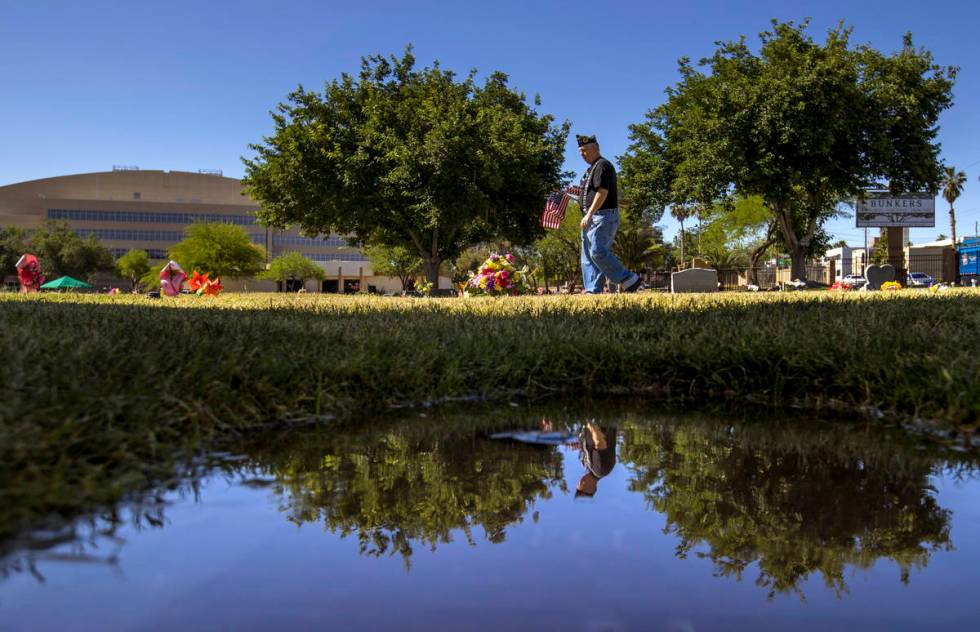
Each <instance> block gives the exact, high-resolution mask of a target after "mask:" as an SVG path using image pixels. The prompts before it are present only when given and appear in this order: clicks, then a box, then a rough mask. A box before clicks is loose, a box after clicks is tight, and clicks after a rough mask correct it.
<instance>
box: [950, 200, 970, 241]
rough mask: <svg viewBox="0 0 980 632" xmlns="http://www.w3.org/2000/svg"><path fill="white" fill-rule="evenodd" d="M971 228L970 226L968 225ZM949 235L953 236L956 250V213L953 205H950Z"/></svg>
mask: <svg viewBox="0 0 980 632" xmlns="http://www.w3.org/2000/svg"><path fill="white" fill-rule="evenodd" d="M967 226H969V224H967ZM949 233H950V235H952V236H953V248H954V249H955V248H956V213H955V212H954V211H953V205H952V204H950V205H949Z"/></svg>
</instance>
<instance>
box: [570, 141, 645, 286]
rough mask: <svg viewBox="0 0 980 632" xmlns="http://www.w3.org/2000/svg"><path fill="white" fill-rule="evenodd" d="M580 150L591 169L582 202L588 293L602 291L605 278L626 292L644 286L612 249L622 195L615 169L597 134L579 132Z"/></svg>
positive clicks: (583, 185)
mask: <svg viewBox="0 0 980 632" xmlns="http://www.w3.org/2000/svg"><path fill="white" fill-rule="evenodd" d="M576 139H577V140H578V150H579V154H581V156H582V158H583V159H584V160H585V162H587V163H589V168H588V170H587V171H586V172H585V177H584V178H582V196H581V198H579V205H580V206H581V207H582V212H583V213H585V215H584V216H583V217H582V285H583V287H584V288H585V292H586V293H587V294H601V293H602V290H603V288H604V287H605V285H606V279H609V280H610V281H612V282H613V283H618V284H620V286H621V287H622V290H623V291H624V292H636V291H637V290H639V289H642V287H643V282H642V280H641V279H640V275H638V274H636V273H634V272H630V271H629V270H627V269H626V268H625V267H624V266H623V264H622V263H621V262H620V261H619V259H618V258H617V257H616V255H614V254H613V252H612V244H613V239H614V238H615V237H616V230H617V229H618V228H619V196H618V194H617V191H616V169H615V168H613V166H612V163H611V162H609V161H608V160H606V159H605V158H603V157H602V156H601V155H600V154H599V143H598V142H597V141H596V138H595V136H581V135H576Z"/></svg>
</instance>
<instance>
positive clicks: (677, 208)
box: [670, 204, 691, 269]
mask: <svg viewBox="0 0 980 632" xmlns="http://www.w3.org/2000/svg"><path fill="white" fill-rule="evenodd" d="M670 215H671V217H673V218H674V219H676V220H677V221H678V222H680V225H681V265H680V268H681V269H683V268H684V220H685V219H687V218H688V217H690V216H691V209H689V208H688V207H686V206H682V205H680V204H675V205H674V206H671V207H670Z"/></svg>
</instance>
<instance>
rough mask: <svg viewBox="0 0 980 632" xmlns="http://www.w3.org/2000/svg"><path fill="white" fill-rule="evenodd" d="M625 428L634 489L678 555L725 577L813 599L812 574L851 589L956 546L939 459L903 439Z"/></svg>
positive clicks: (799, 427) (695, 425) (807, 431)
mask: <svg viewBox="0 0 980 632" xmlns="http://www.w3.org/2000/svg"><path fill="white" fill-rule="evenodd" d="M625 434H626V437H625V441H624V442H623V444H622V448H621V450H620V460H621V461H622V463H623V464H624V465H625V466H626V467H627V468H628V469H629V470H630V472H631V481H630V488H631V489H632V490H633V491H636V492H639V493H642V494H643V495H644V496H645V498H646V500H647V503H648V506H649V507H650V508H651V509H653V510H655V511H657V512H659V513H662V514H663V515H664V518H665V520H666V527H665V529H664V530H665V532H667V533H670V534H673V535H675V536H676V537H677V538H678V539H679V542H678V545H677V549H676V554H677V556H678V557H681V558H683V557H687V555H688V554H689V553H692V552H696V553H697V555H698V556H699V557H703V558H707V559H708V560H710V561H711V563H712V565H713V567H714V574H715V575H716V576H718V577H732V578H734V579H737V580H741V579H742V577H743V574H744V573H746V572H757V573H758V578H757V579H756V582H755V583H756V585H757V586H760V587H762V588H764V589H765V590H767V591H768V592H769V595H770V597H773V596H775V595H777V594H779V593H797V594H799V595H800V596H804V594H803V590H804V587H805V585H806V582H807V579H808V578H809V577H810V576H811V575H821V576H822V577H823V581H824V584H825V585H826V586H827V587H828V588H831V589H832V590H834V591H835V592H836V593H837V594H838V595H839V594H842V593H846V592H847V590H848V586H847V579H848V578H849V577H852V576H853V575H854V574H855V571H856V570H858V569H867V568H870V567H872V566H873V565H874V564H875V563H876V562H877V561H878V560H879V559H889V560H891V561H892V562H894V563H895V565H896V566H897V567H898V570H899V577H900V579H901V581H902V582H908V581H909V578H910V575H911V573H912V571H914V570H916V569H919V568H922V567H923V566H925V565H926V563H927V562H928V560H929V558H930V557H931V556H932V554H933V553H934V552H936V551H943V550H948V549H949V548H950V547H951V546H952V542H951V539H950V512H949V511H948V510H946V509H944V508H943V507H942V506H940V505H939V503H938V502H937V500H936V497H935V495H934V494H933V493H932V488H931V482H930V477H931V475H932V474H934V472H935V471H936V469H937V468H938V467H940V465H939V464H938V463H937V462H936V461H935V459H934V457H927V456H925V455H923V454H922V453H921V452H919V451H918V450H916V449H914V444H913V443H912V442H907V441H905V438H904V437H896V438H892V437H891V436H889V435H884V434H883V433H874V432H871V431H870V429H869V428H865V427H863V426H861V425H855V426H849V425H847V424H841V425H838V426H833V427H824V428H815V427H814V426H813V425H812V424H805V423H800V422H796V423H789V422H787V423H780V424H776V423H765V424H759V423H755V424H749V423H739V422H732V423H731V424H717V423H707V422H704V421H701V420H697V419H691V418H684V419H682V420H681V419H678V420H671V421H669V422H667V423H663V422H661V423H658V424H649V425H646V424H633V423H629V424H625ZM918 447H920V448H921V446H918Z"/></svg>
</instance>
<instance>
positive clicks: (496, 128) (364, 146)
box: [243, 48, 568, 283]
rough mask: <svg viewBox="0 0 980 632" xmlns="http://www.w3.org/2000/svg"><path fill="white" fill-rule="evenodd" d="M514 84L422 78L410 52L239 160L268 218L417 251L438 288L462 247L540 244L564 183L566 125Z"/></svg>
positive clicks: (336, 83)
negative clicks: (543, 218)
mask: <svg viewBox="0 0 980 632" xmlns="http://www.w3.org/2000/svg"><path fill="white" fill-rule="evenodd" d="M507 82H508V78H507V75H505V74H504V73H502V72H494V73H492V74H490V75H489V76H488V77H487V78H486V80H485V81H484V82H483V84H482V85H478V83H477V81H476V72H475V71H472V72H470V73H469V74H468V75H467V76H466V77H465V78H463V79H462V80H459V79H457V76H456V74H455V73H453V72H451V71H447V70H443V69H442V68H440V66H439V64H438V63H435V64H433V66H432V67H427V68H423V69H418V68H416V65H415V57H414V56H413V55H412V52H411V48H409V49H408V50H406V52H405V54H404V55H403V56H402V57H401V58H400V59H398V58H396V57H394V56H392V57H391V58H385V57H383V56H372V57H368V58H365V59H363V60H362V64H361V71H360V73H359V74H358V75H357V76H351V75H348V74H346V73H345V74H343V75H341V77H340V78H339V79H335V80H333V81H331V82H329V83H327V84H326V85H325V86H324V91H323V93H317V92H312V91H307V90H305V89H304V88H303V87H302V86H300V87H299V88H297V89H296V90H295V91H294V92H292V93H290V94H289V95H288V97H287V101H286V102H285V103H280V104H279V105H278V107H277V108H276V111H275V112H273V114H272V117H273V121H274V125H275V131H274V133H273V134H272V135H271V136H268V137H266V138H264V142H263V143H262V144H255V145H251V149H252V150H254V151H255V152H256V154H257V155H256V157H255V158H254V159H243V160H244V163H245V171H246V174H245V178H244V180H243V183H244V186H245V189H246V191H247V192H248V194H249V195H251V196H252V197H253V198H254V199H256V200H258V201H259V202H260V204H261V209H260V210H259V212H258V217H259V219H260V220H261V221H263V222H265V223H267V224H269V225H271V226H276V227H286V226H291V225H296V226H299V227H300V228H301V229H302V230H303V231H304V232H305V233H307V234H326V233H329V232H331V231H334V232H339V233H342V234H345V235H350V236H351V237H352V238H353V239H354V240H355V241H359V242H360V243H365V242H368V241H369V240H371V241H374V242H375V243H380V244H383V245H387V246H402V247H405V248H411V249H413V250H414V251H415V252H417V253H418V254H419V256H421V257H422V259H423V260H424V261H425V265H426V274H427V276H428V279H429V280H430V281H432V282H434V283H435V282H438V269H439V264H440V263H441V262H442V261H443V260H451V259H453V258H455V256H456V255H457V254H458V253H459V252H461V251H462V250H463V249H464V248H465V247H466V246H467V245H470V244H475V243H479V242H484V241H490V240H492V239H498V238H503V239H508V240H510V241H513V242H515V243H528V242H530V241H532V240H533V239H534V238H535V237H537V236H538V235H540V231H541V228H540V227H539V226H538V213H539V212H540V209H541V207H542V205H543V203H544V199H545V197H546V196H547V194H548V192H549V191H551V190H554V189H555V188H557V186H558V185H559V182H560V180H561V176H562V174H561V166H562V162H563V160H564V146H565V138H566V136H567V134H568V123H567V122H566V123H564V124H562V125H556V124H555V123H554V119H553V117H552V116H551V115H547V114H539V113H538V112H537V111H536V110H535V109H534V107H532V106H531V105H529V104H528V103H527V102H526V98H525V96H524V95H523V94H519V93H517V92H515V91H514V90H512V89H511V88H510V87H509V86H508V84H507ZM539 105H540V102H539V100H538V99H535V102H534V106H539Z"/></svg>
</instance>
